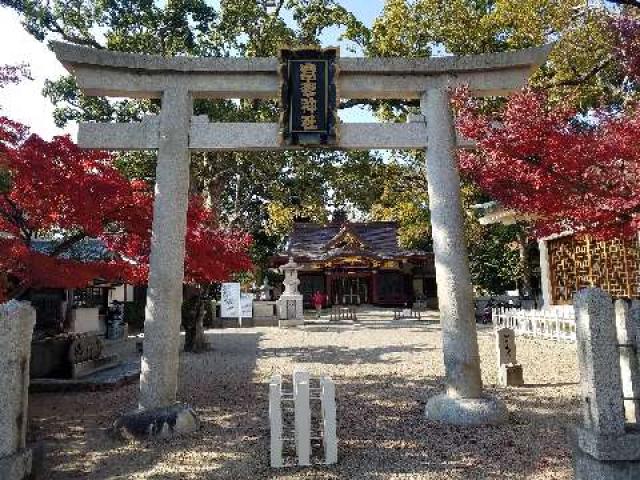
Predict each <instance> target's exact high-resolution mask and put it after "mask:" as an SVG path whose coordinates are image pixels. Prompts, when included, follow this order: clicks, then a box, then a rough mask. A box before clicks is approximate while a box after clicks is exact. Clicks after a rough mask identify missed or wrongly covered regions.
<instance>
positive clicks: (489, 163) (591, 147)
mask: <svg viewBox="0 0 640 480" xmlns="http://www.w3.org/2000/svg"><path fill="white" fill-rule="evenodd" d="M611 26H612V30H613V34H614V38H615V39H616V44H615V48H614V52H613V55H614V57H613V58H614V60H616V61H617V62H618V64H619V65H620V66H621V67H622V69H623V70H624V72H625V73H626V75H627V77H626V78H627V80H625V81H631V82H638V81H640V21H638V20H636V19H634V18H629V17H621V18H618V19H616V20H615V21H613V22H612V23H611ZM453 103H454V106H455V109H456V111H457V122H456V123H457V127H458V129H459V130H460V132H461V133H462V134H463V135H464V136H466V137H468V138H470V139H472V140H475V141H476V145H477V148H476V149H475V150H473V151H463V152H461V153H460V169H461V171H462V172H463V173H465V174H467V175H469V176H470V177H471V178H472V179H473V180H474V181H475V182H476V183H478V184H479V185H480V187H481V188H482V189H483V190H484V191H485V192H486V193H487V194H488V195H489V196H491V197H492V198H494V199H495V200H498V201H499V202H500V203H502V204H503V205H504V206H506V207H509V208H512V209H514V210H516V211H519V212H522V213H526V214H529V215H530V216H531V217H533V218H535V219H537V230H538V234H540V235H544V234H550V233H554V232H557V231H561V230H572V231H574V232H576V233H588V234H592V235H596V236H607V237H608V236H614V235H620V236H625V237H630V236H632V235H634V234H636V232H637V231H638V228H639V227H640V104H638V103H637V102H629V103H628V104H627V105H625V106H624V107H623V108H620V107H619V106H615V107H614V108H612V107H611V106H609V105H603V106H602V107H601V108H597V109H594V110H592V111H590V112H588V114H586V115H585V114H579V113H578V112H576V111H574V110H571V109H568V108H566V107H563V106H562V105H552V104H550V102H549V101H548V97H547V95H546V93H545V92H544V91H536V90H532V89H525V90H523V91H522V92H520V93H518V94H516V95H514V96H512V97H511V98H510V99H509V100H508V102H507V103H506V105H505V107H504V108H503V109H502V110H501V111H498V112H490V113H487V112H486V111H484V110H483V106H482V103H481V102H480V101H478V100H477V99H474V98H473V97H471V95H470V94H469V92H468V90H467V89H458V90H457V91H456V92H454V95H453Z"/></svg>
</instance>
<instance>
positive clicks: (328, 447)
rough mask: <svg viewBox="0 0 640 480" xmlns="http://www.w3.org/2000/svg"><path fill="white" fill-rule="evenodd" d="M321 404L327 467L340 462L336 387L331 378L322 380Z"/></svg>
mask: <svg viewBox="0 0 640 480" xmlns="http://www.w3.org/2000/svg"><path fill="white" fill-rule="evenodd" d="M320 402H321V404H322V424H323V429H322V430H323V439H322V444H323V446H324V460H325V463H326V464H327V465H332V464H334V463H337V462H338V438H337V436H336V387H335V384H334V383H333V380H331V377H322V378H321V379H320Z"/></svg>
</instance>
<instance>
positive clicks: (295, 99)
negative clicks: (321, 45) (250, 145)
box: [280, 48, 338, 146]
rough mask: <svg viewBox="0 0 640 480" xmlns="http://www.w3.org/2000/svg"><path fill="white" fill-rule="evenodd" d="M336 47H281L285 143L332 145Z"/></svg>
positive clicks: (283, 132)
mask: <svg viewBox="0 0 640 480" xmlns="http://www.w3.org/2000/svg"><path fill="white" fill-rule="evenodd" d="M337 56H338V49H337V48H328V49H315V48H304V49H296V50H281V52H280V75H281V82H282V83H281V86H282V92H281V109H282V111H281V118H280V127H281V128H280V133H281V136H282V141H283V143H284V144H286V145H308V146H314V145H318V146H320V145H335V143H336V137H337V133H336V125H337V91H336V72H337V70H336V58H337Z"/></svg>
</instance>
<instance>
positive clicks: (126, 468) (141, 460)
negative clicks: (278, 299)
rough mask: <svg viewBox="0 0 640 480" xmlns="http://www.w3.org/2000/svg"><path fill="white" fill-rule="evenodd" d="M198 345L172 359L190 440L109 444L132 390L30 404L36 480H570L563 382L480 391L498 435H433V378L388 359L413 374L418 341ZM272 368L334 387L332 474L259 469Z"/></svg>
mask: <svg viewBox="0 0 640 480" xmlns="http://www.w3.org/2000/svg"><path fill="white" fill-rule="evenodd" d="M367 328H369V327H368V326H367ZM379 328H382V326H380V327H379ZM275 331H277V330H275V329H274V330H273V332H275ZM360 334H362V335H365V336H366V335H373V334H374V333H373V332H366V331H365V332H361V333H360ZM378 334H380V333H378ZM209 335H210V340H211V342H212V345H213V350H212V351H210V352H207V353H204V354H200V355H192V354H183V355H182V356H181V367H180V375H181V385H180V389H179V392H180V400H182V401H185V402H187V403H191V404H193V405H195V406H196V407H197V410H198V413H199V415H200V418H201V421H202V428H201V430H200V431H199V432H197V433H195V434H193V435H190V436H186V437H182V438H179V439H174V440H171V441H156V442H142V443H138V444H123V443H121V442H119V441H116V440H114V439H112V438H111V437H110V436H109V435H108V432H107V430H108V427H109V426H110V423H111V422H112V421H113V420H114V419H115V418H116V417H117V416H118V415H119V414H120V413H123V412H124V411H126V410H127V409H130V408H133V407H134V406H135V402H136V396H137V385H130V386H126V387H124V388H122V389H119V390H115V391H110V392H103V393H82V394H42V395H32V396H31V405H32V410H31V426H32V428H31V437H32V438H34V439H38V440H44V441H45V442H46V444H47V447H48V456H47V465H48V467H49V468H50V473H49V474H48V475H47V477H48V479H50V480H57V479H75V478H90V479H92V480H107V479H138V478H140V479H142V478H144V479H154V480H156V479H167V480H178V479H234V480H235V479H238V480H241V479H251V480H254V479H266V478H278V479H294V478H303V477H304V478H316V479H325V478H326V479H386V478H425V479H431V478H434V479H435V478H443V479H444V478H447V479H485V478H486V479H505V478H509V479H523V478H546V477H545V475H548V477H549V478H557V479H565V478H566V479H568V478H571V476H570V474H569V470H568V465H569V459H570V451H569V446H568V441H567V436H566V434H565V428H566V426H568V425H570V424H571V423H575V421H576V420H577V418H576V413H575V412H577V402H576V400H575V398H573V397H571V396H569V397H567V396H566V395H559V394H558V392H560V391H561V390H562V389H566V388H571V389H574V388H575V385H574V384H572V383H570V382H566V383H562V382H558V383H556V384H544V385H529V386H527V388H522V389H510V390H506V389H502V390H492V393H493V394H495V395H497V396H499V397H501V398H503V399H504V400H505V401H506V402H507V404H508V405H509V407H510V419H509V423H508V424H507V425H503V426H499V427H452V426H444V425H439V424H436V423H433V422H429V421H427V420H425V419H424V417H423V410H424V405H425V401H426V399H427V398H428V397H429V396H431V395H433V394H436V393H439V392H440V391H441V389H442V384H441V379H440V378H436V377H433V376H431V375H429V374H427V373H424V374H422V375H415V374H414V371H413V370H411V371H410V372H411V373H406V372H405V371H404V370H403V369H402V368H403V364H402V363H400V362H401V360H399V358H401V359H404V360H402V362H404V364H406V363H407V362H415V363H416V364H422V363H424V362H425V361H432V359H434V358H437V357H439V356H440V355H441V352H440V351H439V349H435V348H433V347H432V346H429V345H428V344H426V343H424V342H422V343H421V342H417V341H413V342H409V343H407V342H406V341H405V343H393V344H391V343H390V344H388V345H376V346H369V347H367V346H355V345H353V346H351V345H345V344H341V345H329V344H325V345H308V344H305V343H304V338H306V337H304V336H303V335H306V332H303V331H300V330H298V331H296V332H293V333H291V334H290V335H292V336H297V337H296V338H295V340H292V341H291V342H283V344H282V345H281V344H277V345H275V346H272V344H271V343H270V342H269V341H265V338H263V337H265V336H266V337H268V336H269V335H272V333H271V331H269V330H268V329H261V330H258V331H249V330H247V331H246V332H245V331H238V330H234V331H229V330H225V331H223V332H215V333H209ZM327 335H333V336H332V337H330V338H331V339H333V338H335V332H333V333H331V332H329V333H327ZM366 338H368V337H366ZM266 340H269V339H268V338H267V339H266ZM436 340H437V339H436ZM276 343H277V342H276ZM433 343H437V342H436V341H435V340H434V341H433V342H432V344H433ZM280 359H286V360H287V361H292V362H300V363H313V364H319V365H320V366H321V367H322V369H323V370H324V371H325V372H326V373H328V374H330V375H332V376H333V378H334V380H335V381H336V394H337V401H338V422H339V423H338V436H339V439H340V444H339V456H340V461H339V464H338V465H336V466H330V467H322V466H320V467H311V468H307V469H297V468H285V469H282V470H277V471H275V470H272V469H270V468H269V465H268V460H269V453H268V445H269V438H268V436H269V431H268V418H267V404H268V398H267V386H266V383H265V381H266V379H267V378H268V375H269V371H268V367H261V363H265V364H268V363H269V362H272V363H275V364H278V362H279V360H280ZM286 365H287V368H288V365H289V363H287V364H286ZM341 366H346V368H345V369H341V368H339V367H341ZM383 367H384V368H385V369H386V370H384V371H380V372H378V373H376V369H380V370H382V368H383ZM388 372H396V373H388ZM541 387H544V388H541ZM565 393H566V392H565ZM567 398H568V399H567ZM538 476H539V477H538Z"/></svg>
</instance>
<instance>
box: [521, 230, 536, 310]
mask: <svg viewBox="0 0 640 480" xmlns="http://www.w3.org/2000/svg"><path fill="white" fill-rule="evenodd" d="M518 243H519V250H520V272H521V281H522V288H521V289H520V296H522V297H525V298H531V296H532V293H533V289H532V287H531V264H530V262H529V235H527V232H526V230H525V229H524V228H522V229H521V230H520V232H518Z"/></svg>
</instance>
